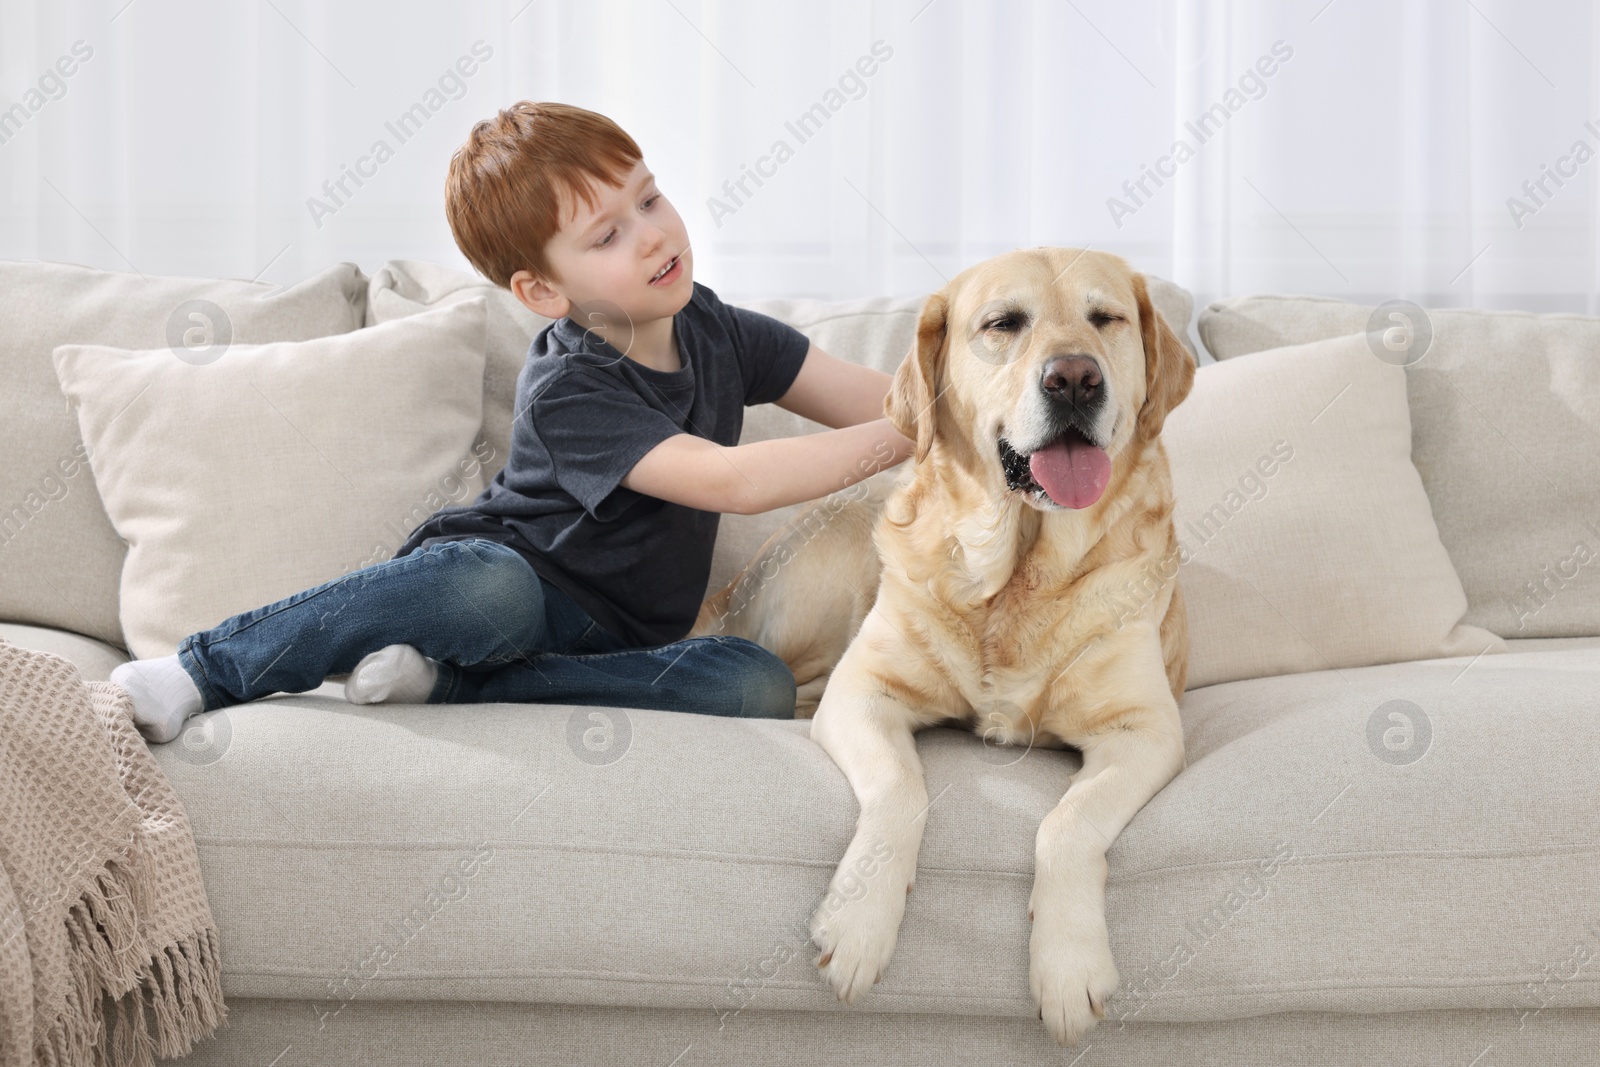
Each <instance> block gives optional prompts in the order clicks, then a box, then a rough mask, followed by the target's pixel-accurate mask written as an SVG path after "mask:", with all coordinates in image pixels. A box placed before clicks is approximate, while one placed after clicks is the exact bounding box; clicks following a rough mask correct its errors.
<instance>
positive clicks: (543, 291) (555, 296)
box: [509, 270, 572, 319]
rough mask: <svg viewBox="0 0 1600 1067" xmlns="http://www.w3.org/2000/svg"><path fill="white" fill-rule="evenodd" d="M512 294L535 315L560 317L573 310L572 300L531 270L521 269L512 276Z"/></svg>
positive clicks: (550, 317)
mask: <svg viewBox="0 0 1600 1067" xmlns="http://www.w3.org/2000/svg"><path fill="white" fill-rule="evenodd" d="M509 288H510V289H511V295H512V296H515V297H516V298H517V299H518V300H519V301H521V303H522V305H523V306H524V307H526V308H527V309H528V310H529V311H531V312H533V313H534V314H535V315H543V316H544V317H545V318H547V319H559V318H562V317H564V316H565V315H566V314H567V312H569V311H571V310H572V301H570V300H568V299H567V298H566V297H564V296H562V295H561V294H560V293H558V292H556V291H555V290H554V289H553V288H551V286H550V283H549V282H547V281H545V280H544V279H543V278H541V277H540V276H539V275H537V274H535V273H533V271H531V270H519V271H517V273H515V274H513V275H512V276H511V282H510V285H509Z"/></svg>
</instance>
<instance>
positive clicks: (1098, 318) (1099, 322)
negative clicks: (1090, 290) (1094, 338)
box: [1089, 308, 1125, 330]
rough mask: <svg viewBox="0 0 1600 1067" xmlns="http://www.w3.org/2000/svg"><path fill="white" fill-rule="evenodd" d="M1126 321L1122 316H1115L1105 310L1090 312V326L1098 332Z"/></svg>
mask: <svg viewBox="0 0 1600 1067" xmlns="http://www.w3.org/2000/svg"><path fill="white" fill-rule="evenodd" d="M1123 321H1125V320H1124V319H1123V317H1122V316H1121V315H1116V314H1113V313H1112V312H1109V311H1106V310H1105V309H1104V308H1095V309H1094V310H1093V311H1091V312H1089V324H1090V325H1091V326H1093V327H1094V328H1095V329H1097V330H1103V329H1105V328H1106V327H1107V326H1110V325H1111V324H1112V323H1113V322H1123Z"/></svg>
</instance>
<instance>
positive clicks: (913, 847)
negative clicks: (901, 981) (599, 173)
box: [691, 248, 1195, 1045]
mask: <svg viewBox="0 0 1600 1067" xmlns="http://www.w3.org/2000/svg"><path fill="white" fill-rule="evenodd" d="M1194 372H1195V366H1194V361H1193V360H1192V358H1191V357H1190V355H1189V353H1188V351H1187V350H1186V349H1185V348H1184V346H1183V344H1182V343H1181V342H1180V341H1179V340H1178V338H1177V336H1176V334H1174V332H1173V331H1172V329H1171V327H1170V326H1169V325H1168V324H1167V322H1166V321H1165V320H1164V319H1163V318H1162V317H1161V315H1160V314H1159V313H1158V312H1157V311H1156V309H1155V308H1154V306H1153V305H1152V304H1151V302H1150V296H1149V291H1148V285H1147V283H1146V280H1145V278H1144V276H1143V275H1141V274H1139V273H1136V272H1135V271H1133V270H1132V269H1131V268H1129V266H1128V264H1127V263H1126V262H1125V261H1123V260H1122V259H1121V258H1119V257H1117V256H1114V255H1109V254H1106V253H1103V252H1091V251H1079V250H1074V249H1065V248H1035V249H1028V250H1018V251H1014V252H1010V253H1006V254H1004V255H1000V256H996V257H994V258H992V259H988V260H985V261H984V262H982V263H978V264H975V265H974V266H972V267H970V268H968V269H966V270H964V271H962V272H961V273H960V274H958V275H957V276H956V277H954V278H952V279H951V280H950V281H949V283H948V284H946V285H945V286H944V287H943V288H942V289H941V290H939V291H938V292H936V293H934V294H932V295H931V296H929V297H928V299H927V301H926V302H925V303H924V305H923V307H922V310H921V312H920V314H919V317H918V321H917V331H916V339H915V342H914V343H913V345H912V348H911V351H910V352H909V353H908V354H907V355H906V357H905V359H904V360H903V361H902V363H901V364H900V366H899V368H898V369H897V371H896V372H895V375H894V379H893V382H892V385H891V387H890V390H889V393H888V395H887V396H886V397H885V399H884V413H885V415H886V416H887V418H888V419H889V420H890V423H891V425H893V426H894V427H895V429H897V430H899V431H900V433H902V434H904V435H905V436H906V437H908V438H912V439H914V440H915V442H916V448H915V453H914V456H913V461H912V463H910V464H907V465H904V466H903V467H902V468H901V469H900V470H899V471H898V472H897V471H894V470H892V469H891V470H889V471H885V472H883V473H882V474H879V475H875V476H873V477H871V478H868V479H864V480H863V481H861V482H858V483H857V484H855V485H854V486H852V487H851V488H850V489H847V490H843V491H842V492H841V493H836V494H834V495H833V496H832V497H829V498H827V500H826V501H825V502H824V503H825V504H826V505H828V507H830V508H831V509H832V510H831V513H829V514H827V515H826V516H825V517H824V520H825V521H822V522H820V523H818V522H811V521H808V520H811V519H815V517H816V516H817V515H818V514H819V513H820V512H821V511H822V510H825V509H822V508H818V509H813V512H812V513H810V515H809V516H803V517H802V518H801V519H799V520H797V521H795V522H791V523H790V524H789V525H788V526H786V527H785V528H784V529H782V530H779V531H778V532H777V533H775V534H773V536H772V537H770V538H768V539H767V541H766V543H764V544H763V545H762V546H761V548H760V549H759V550H758V552H757V553H756V555H755V557H754V558H753V559H752V560H751V562H750V564H749V565H747V566H746V567H745V568H744V570H743V571H742V572H741V573H740V574H739V575H738V576H737V577H735V578H734V579H733V581H731V582H729V583H728V585H727V586H725V587H724V588H723V589H721V590H720V591H719V592H718V593H717V594H716V595H714V596H712V597H711V598H709V599H707V600H706V602H705V603H704V604H703V605H702V608H701V612H700V616H699V618H698V619H697V621H696V624H695V627H694V629H693V630H692V631H691V635H695V634H700V633H713V632H723V633H736V634H738V635H740V636H745V637H748V638H750V639H751V640H753V641H756V642H757V643H759V644H761V645H762V646H763V647H765V648H768V649H769V650H771V651H773V652H775V653H777V654H778V655H780V656H782V657H783V659H784V661H785V662H786V663H788V664H789V665H790V668H791V669H792V670H793V671H794V674H795V679H796V685H797V700H796V703H797V707H796V717H797V718H803V717H810V719H811V738H812V739H813V740H814V741H816V742H817V743H818V744H819V745H820V746H821V747H822V748H823V749H824V750H825V751H826V752H827V753H828V754H829V755H830V756H831V757H832V758H833V760H834V762H835V763H837V764H838V766H839V768H840V769H841V770H842V771H843V772H844V775H845V777H846V778H847V779H848V780H849V782H850V785H851V787H852V788H853V789H854V791H855V794H856V797H857V800H858V802H859V804H860V809H861V810H860V814H859V817H858V819H857V823H856V831H855V836H854V838H853V840H852V841H851V842H850V845H849V847H848V848H847V849H846V851H845V854H844V858H843V860H842V861H841V862H840V864H839V867H838V871H837V873H836V874H835V875H834V877H833V879H832V881H831V882H830V884H829V887H828V893H827V895H826V896H825V897H824V901H823V903H822V904H821V905H819V906H818V907H817V909H816V911H815V913H814V914H813V915H812V917H811V921H810V932H811V936H812V941H813V943H814V944H815V946H816V948H817V950H818V953H819V956H818V959H817V966H818V967H819V968H821V970H822V972H823V975H824V976H825V979H826V981H827V982H828V983H829V984H830V985H831V986H832V988H833V991H834V993H835V995H836V996H837V997H838V998H839V999H840V1000H842V1001H844V1002H845V1003H850V1004H853V1003H855V1002H856V1001H857V1000H858V999H859V998H860V996H861V995H862V994H863V993H864V992H866V991H867V990H868V989H869V988H870V987H871V985H873V984H874V983H876V982H877V981H879V980H880V979H881V978H882V976H883V972H884V968H885V967H886V966H887V965H888V962H889V958H890V956H891V955H892V953H893V951H894V947H895V941H896V938H897V936H898V933H899V927H900V920H901V918H902V916H903V915H904V913H905V906H906V897H907V895H908V894H909V893H910V892H911V890H912V887H913V885H914V883H915V880H916V865H917V852H918V849H919V847H920V845H921V841H922V830H923V826H924V822H925V819H926V817H927V813H928V808H929V800H928V793H927V789H926V786H925V784H924V781H923V772H922V765H921V762H920V761H919V759H918V757H917V749H916V744H915V742H914V740H913V738H914V735H915V733H916V732H917V731H919V730H921V729H924V728H926V727H929V726H960V727H967V728H970V729H972V730H974V731H975V732H977V733H979V734H981V735H982V736H983V737H984V738H985V739H986V740H987V741H989V742H992V743H998V744H1006V745H1023V746H1029V747H1040V748H1065V747H1069V746H1070V747H1072V748H1075V749H1077V750H1079V751H1080V752H1081V754H1082V758H1083V766H1082V769H1081V770H1079V771H1078V772H1077V773H1076V774H1075V775H1073V776H1072V778H1071V784H1070V787H1069V788H1067V789H1066V791H1065V795H1064V796H1063V797H1062V799H1061V802H1060V803H1059V804H1058V805H1057V806H1056V807H1055V808H1054V809H1053V810H1052V811H1051V812H1050V813H1049V814H1048V815H1047V816H1046V817H1045V819H1044V822H1043V823H1042V824H1041V825H1040V827H1039V830H1038V834H1037V837H1036V848H1035V875H1034V883H1033V891H1032V895H1031V898H1030V901H1029V906H1028V917H1029V919H1030V920H1031V921H1032V923H1033V926H1032V932H1031V938H1030V945H1029V954H1030V963H1029V974H1028V980H1029V987H1030V989H1031V991H1032V994H1033V998H1034V1001H1035V1003H1036V1004H1037V1006H1038V1008H1039V1018H1040V1019H1041V1020H1042V1021H1043V1022H1044V1024H1045V1026H1046V1028H1047V1030H1048V1031H1049V1033H1050V1035H1051V1036H1052V1037H1053V1038H1054V1039H1055V1041H1056V1043H1057V1044H1059V1045H1065V1044H1072V1045H1076V1044H1077V1043H1078V1042H1079V1040H1080V1039H1081V1037H1082V1036H1083V1034H1085V1033H1086V1032H1087V1031H1088V1030H1089V1029H1090V1028H1091V1027H1093V1026H1094V1025H1095V1022H1096V1021H1097V1020H1098V1019H1103V1018H1105V1016H1106V1003H1107V1000H1108V999H1109V997H1110V996H1111V994H1112V992H1113V991H1114V990H1115V989H1116V987H1117V969H1116V966H1115V964H1114V962H1113V960H1112V958H1111V948H1110V942H1109V937H1108V934H1107V929H1106V921H1105V883H1106V860H1105V854H1106V850H1107V848H1108V847H1109V846H1110V844H1111V842H1112V841H1114V840H1115V839H1116V837H1117V835H1118V834H1119V833H1121V831H1122V829H1123V827H1124V826H1126V825H1127V823H1128V822H1129V820H1131V819H1132V818H1133V816H1134V815H1135V814H1136V813H1137V812H1138V811H1139V809H1140V808H1142V807H1143V806H1144V805H1145V803H1146V802H1147V801H1148V800H1149V799H1150V798H1151V797H1152V796H1154V795H1155V794H1156V793H1157V792H1158V791H1160V790H1161V789H1162V787H1163V786H1165V785H1166V784H1167V782H1169V781H1170V780H1171V779H1172V778H1173V777H1174V776H1175V775H1177V774H1178V772H1179V771H1181V770H1182V769H1183V767H1184V766H1185V755H1184V743H1183V729H1182V726H1181V723H1180V721H1179V715H1178V702H1179V700H1180V699H1181V697H1182V695H1183V688H1184V679H1185V675H1186V673H1187V669H1188V629H1187V624H1186V619H1185V615H1184V607H1183V599H1182V595H1181V593H1180V590H1179V587H1178V575H1177V572H1178V542H1177V536H1176V533H1175V531H1174V529H1173V522H1172V514H1173V493H1172V480H1171V476H1170V473H1169V470H1168V465H1167V457H1166V453H1165V451H1164V450H1163V448H1162V444H1161V439H1160V434H1161V428H1162V424H1163V422H1164V421H1165V419H1166V417H1167V415H1168V413H1170V412H1171V411H1172V410H1173V408H1175V407H1176V406H1177V405H1178V404H1179V403H1180V402H1181V401H1182V400H1183V398H1184V397H1185V396H1187V395H1188V393H1189V390H1190V387H1191V385H1192V384H1193V380H1194ZM891 474H895V475H897V477H895V478H893V479H892V480H891V479H890V478H889V475H891ZM813 527H814V532H810V533H808V531H809V530H812V528H813ZM802 537H804V542H803V544H801V543H800V541H801V538H802ZM797 546H798V547H797Z"/></svg>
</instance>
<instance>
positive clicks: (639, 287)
mask: <svg viewBox="0 0 1600 1067" xmlns="http://www.w3.org/2000/svg"><path fill="white" fill-rule="evenodd" d="M593 188H594V191H595V206H594V207H592V208H591V207H589V206H588V205H587V204H585V203H584V202H583V201H582V200H581V199H579V198H577V197H572V198H570V199H569V202H568V203H567V204H566V210H567V216H566V219H565V222H564V223H563V225H562V227H561V229H560V230H559V231H558V232H557V233H556V234H555V236H553V237H552V238H550V240H549V242H548V243H547V244H546V245H545V258H546V259H547V260H548V261H549V264H550V269H551V271H552V273H553V275H554V277H552V278H548V279H536V278H535V277H534V276H533V275H532V273H530V272H528V271H518V272H517V273H516V274H515V275H513V277H512V279H511V289H512V292H514V293H516V294H517V296H518V298H519V299H520V300H522V302H523V303H524V304H526V305H528V307H530V308H532V310H534V311H536V312H538V313H539V314H541V315H544V316H546V317H547V318H561V317H562V316H565V315H568V314H573V313H574V311H576V312H577V313H579V314H581V315H582V316H583V318H584V320H585V322H584V325H586V326H600V325H602V323H601V321H599V320H603V321H604V325H606V326H610V327H611V328H613V329H614V330H616V329H620V330H626V329H629V328H630V327H632V326H636V325H643V324H645V323H647V322H651V321H653V320H656V319H662V318H670V317H671V316H673V315H676V314H677V313H678V312H679V311H680V310H682V308H683V306H684V305H685V304H687V303H688V302H689V297H690V296H691V295H692V294H693V289H694V286H693V271H694V263H693V258H692V256H691V255H690V252H689V234H688V231H687V230H686V229H685V228H684V225H683V219H681V218H679V217H678V212H677V211H676V210H675V209H674V208H673V206H672V204H671V203H670V202H668V200H667V198H666V197H665V196H663V195H662V193H661V191H660V190H659V189H657V188H656V182H655V175H653V174H651V173H650V170H649V168H647V167H646V166H645V165H644V161H643V160H640V161H639V162H638V163H636V164H634V167H633V170H632V171H631V172H629V174H628V177H627V179H626V180H625V181H624V182H623V184H622V186H621V187H616V186H611V185H607V184H605V183H603V182H597V183H595V184H594V186H593ZM669 263H670V264H671V269H670V270H668V271H667V273H666V274H665V275H662V276H660V277H657V274H658V272H659V271H660V270H661V269H662V268H663V267H665V266H667V265H668V264H669ZM519 281H520V282H521V285H520V286H519ZM574 305H576V307H574ZM619 316H621V318H620V320H619Z"/></svg>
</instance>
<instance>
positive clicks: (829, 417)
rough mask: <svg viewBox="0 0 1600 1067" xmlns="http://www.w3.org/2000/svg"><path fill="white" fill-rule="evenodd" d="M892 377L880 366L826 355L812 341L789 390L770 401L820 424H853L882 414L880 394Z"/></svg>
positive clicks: (878, 417) (882, 394)
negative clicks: (867, 365)
mask: <svg viewBox="0 0 1600 1067" xmlns="http://www.w3.org/2000/svg"><path fill="white" fill-rule="evenodd" d="M893 380H894V379H893V378H892V377H891V376H890V375H887V374H885V373H883V371H881V370H873V369H872V368H871V367H864V366H862V365H861V364H859V363H851V362H850V361H849V360H844V359H839V358H838V357H836V356H830V355H828V353H826V352H824V351H823V350H822V349H820V348H818V347H817V346H816V345H812V346H811V347H810V348H809V349H807V350H806V358H805V362H803V363H801V364H800V373H798V374H796V375H795V379H794V381H793V382H792V383H790V385H789V391H788V392H786V393H784V394H783V395H782V396H781V397H779V398H778V399H777V400H775V401H773V403H775V404H777V405H778V406H779V407H780V408H783V409H784V410H785V411H792V412H794V413H795V414H796V415H799V416H800V417H801V418H803V419H810V420H811V421H812V422H820V423H822V425H824V426H832V427H834V428H835V429H837V428H839V427H840V426H854V425H856V424H857V423H862V422H871V421H872V420H874V419H881V418H883V398H884V397H885V396H887V395H888V392H889V384H890V382H892V381H893Z"/></svg>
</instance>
